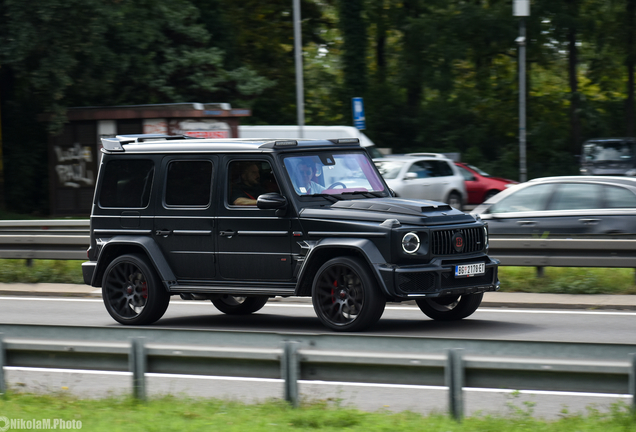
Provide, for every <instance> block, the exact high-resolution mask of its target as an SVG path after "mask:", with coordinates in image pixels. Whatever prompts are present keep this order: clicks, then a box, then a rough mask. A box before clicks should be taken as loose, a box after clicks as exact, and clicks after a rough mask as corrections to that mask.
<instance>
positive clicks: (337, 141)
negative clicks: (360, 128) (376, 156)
mask: <svg viewBox="0 0 636 432" xmlns="http://www.w3.org/2000/svg"><path fill="white" fill-rule="evenodd" d="M329 141H331V142H332V143H334V144H360V140H359V139H358V138H338V139H330V140H329Z"/></svg>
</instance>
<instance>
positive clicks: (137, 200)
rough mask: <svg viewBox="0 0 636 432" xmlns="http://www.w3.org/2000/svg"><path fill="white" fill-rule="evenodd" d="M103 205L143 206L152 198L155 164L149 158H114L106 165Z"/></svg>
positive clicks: (101, 194) (102, 191)
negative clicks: (151, 190)
mask: <svg viewBox="0 0 636 432" xmlns="http://www.w3.org/2000/svg"><path fill="white" fill-rule="evenodd" d="M104 170H105V171H104V177H103V179H102V188H101V191H100V194H99V205H100V206H101V207H125V208H142V207H146V206H147V205H148V201H149V200H150V188H151V186H152V178H153V175H154V164H153V162H152V161H151V160H147V159H132V160H122V159H119V160H113V161H110V162H108V163H107V164H106V165H105V167H104Z"/></svg>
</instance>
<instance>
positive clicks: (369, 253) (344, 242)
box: [296, 238, 390, 297]
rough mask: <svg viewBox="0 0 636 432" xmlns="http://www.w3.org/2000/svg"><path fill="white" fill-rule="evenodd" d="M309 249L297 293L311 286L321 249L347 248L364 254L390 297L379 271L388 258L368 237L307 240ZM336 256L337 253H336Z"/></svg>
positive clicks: (373, 272)
mask: <svg viewBox="0 0 636 432" xmlns="http://www.w3.org/2000/svg"><path fill="white" fill-rule="evenodd" d="M305 244H306V247H307V249H309V250H308V252H307V254H306V255H305V260H304V263H303V266H302V268H301V270H300V272H299V274H298V283H297V285H296V295H300V294H301V292H302V291H303V290H306V287H307V285H309V286H311V284H312V282H313V281H312V280H310V278H312V275H313V272H314V271H315V270H317V268H315V267H316V265H315V262H316V259H317V258H315V257H316V256H317V255H320V252H321V251H324V250H327V249H329V250H337V249H346V250H349V251H354V252H355V253H356V254H357V255H360V256H362V257H363V258H364V259H365V261H366V262H367V264H368V265H369V268H370V270H371V272H372V274H373V276H374V277H375V279H376V281H377V282H378V286H379V287H380V289H381V291H382V292H383V293H384V294H385V295H386V296H389V297H390V294H389V291H388V289H387V287H386V285H385V283H384V281H383V280H382V277H381V275H380V273H379V271H378V267H379V266H380V265H382V264H385V263H386V259H385V258H384V256H383V255H382V253H381V252H380V250H379V249H378V248H377V246H376V245H375V244H374V243H373V242H372V241H371V240H368V239H363V238H326V239H322V240H319V241H317V242H305ZM334 256H335V255H334Z"/></svg>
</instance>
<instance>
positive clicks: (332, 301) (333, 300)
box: [331, 280, 338, 304]
mask: <svg viewBox="0 0 636 432" xmlns="http://www.w3.org/2000/svg"><path fill="white" fill-rule="evenodd" d="M333 286H334V288H331V304H334V303H335V302H336V288H338V281H337V280H335V281H333Z"/></svg>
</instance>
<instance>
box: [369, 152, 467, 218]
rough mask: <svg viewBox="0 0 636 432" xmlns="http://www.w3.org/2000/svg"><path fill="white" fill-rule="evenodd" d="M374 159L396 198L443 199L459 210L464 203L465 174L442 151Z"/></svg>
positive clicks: (440, 200) (442, 200)
mask: <svg viewBox="0 0 636 432" xmlns="http://www.w3.org/2000/svg"><path fill="white" fill-rule="evenodd" d="M373 162H374V163H375V165H376V166H377V167H378V170H379V171H380V174H382V177H384V180H385V181H386V183H387V184H388V185H389V187H390V188H391V189H393V191H394V192H395V193H396V194H397V196H398V197H401V198H414V199H426V200H431V201H439V202H444V203H448V204H449V205H450V206H452V207H454V208H456V209H458V210H461V209H462V207H463V204H464V203H465V202H466V198H467V195H466V185H465V183H464V177H463V176H462V175H461V173H460V172H459V169H458V168H457V167H456V166H455V164H454V163H453V161H452V160H450V159H447V158H446V157H444V156H443V155H441V154H438V153H422V154H421V155H419V156H418V155H404V156H386V157H383V158H381V159H374V160H373Z"/></svg>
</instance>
